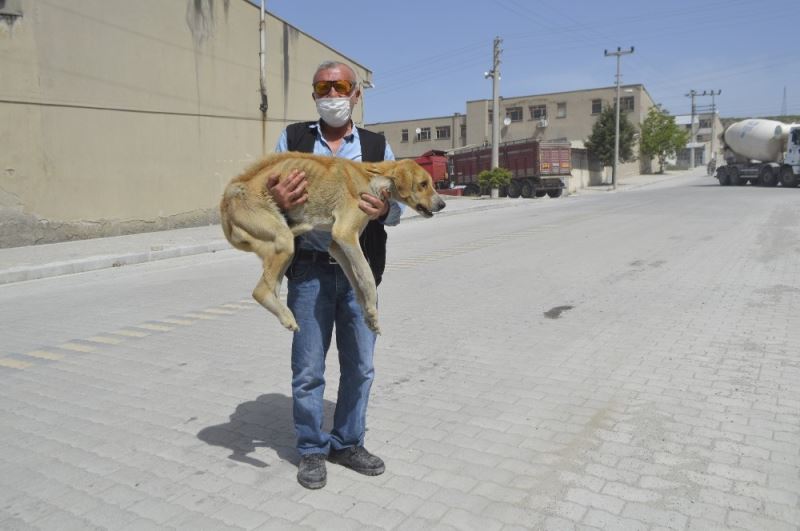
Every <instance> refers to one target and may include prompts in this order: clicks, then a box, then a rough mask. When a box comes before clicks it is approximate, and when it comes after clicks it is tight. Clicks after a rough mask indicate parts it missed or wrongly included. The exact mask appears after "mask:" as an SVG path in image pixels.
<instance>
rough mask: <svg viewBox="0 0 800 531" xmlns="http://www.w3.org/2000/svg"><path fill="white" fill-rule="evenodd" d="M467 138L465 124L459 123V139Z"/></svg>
mask: <svg viewBox="0 0 800 531" xmlns="http://www.w3.org/2000/svg"><path fill="white" fill-rule="evenodd" d="M466 138H467V126H466V125H463V124H462V125H461V140H466Z"/></svg>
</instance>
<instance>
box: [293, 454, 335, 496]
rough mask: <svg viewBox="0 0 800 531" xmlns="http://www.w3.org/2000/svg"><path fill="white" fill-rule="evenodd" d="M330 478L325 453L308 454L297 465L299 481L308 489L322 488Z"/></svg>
mask: <svg viewBox="0 0 800 531" xmlns="http://www.w3.org/2000/svg"><path fill="white" fill-rule="evenodd" d="M327 480H328V472H327V471H326V470H325V454H306V455H304V456H302V457H301V458H300V464H299V465H297V482H298V483H300V484H301V485H302V486H304V487H305V488H307V489H321V488H322V487H324V486H325V483H326V482H327Z"/></svg>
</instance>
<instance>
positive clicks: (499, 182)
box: [478, 167, 511, 188]
mask: <svg viewBox="0 0 800 531" xmlns="http://www.w3.org/2000/svg"><path fill="white" fill-rule="evenodd" d="M510 182H511V172H510V171H508V170H507V169H505V168H499V167H498V168H493V169H491V170H483V171H482V172H480V173H479V174H478V184H480V185H481V186H486V187H489V188H500V187H501V186H507V185H508V183H510Z"/></svg>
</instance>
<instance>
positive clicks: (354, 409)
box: [287, 261, 375, 455]
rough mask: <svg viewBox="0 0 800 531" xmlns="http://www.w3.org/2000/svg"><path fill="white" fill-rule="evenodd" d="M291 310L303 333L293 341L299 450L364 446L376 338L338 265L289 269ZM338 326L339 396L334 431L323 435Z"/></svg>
mask: <svg viewBox="0 0 800 531" xmlns="http://www.w3.org/2000/svg"><path fill="white" fill-rule="evenodd" d="M287 276H288V277H289V293H288V300H287V303H288V306H289V309H291V310H292V312H293V313H294V316H295V319H297V324H298V325H300V330H299V331H298V332H295V334H294V339H293V340H292V403H293V415H294V426H295V431H296V433H297V450H298V452H300V454H301V455H304V454H312V453H324V454H327V453H329V451H330V449H331V448H333V449H335V450H341V449H342V448H347V447H350V446H362V445H363V444H364V432H365V431H366V416H367V401H368V399H369V391H370V388H371V387H372V379H373V377H374V374H375V370H374V366H373V363H372V355H373V351H374V348H375V334H374V333H373V332H372V331H371V330H370V329H369V328H368V327H367V325H366V323H365V322H364V317H363V313H362V311H361V306H360V305H359V304H358V302H357V301H356V297H355V292H354V291H353V288H352V287H351V286H350V282H349V281H348V280H347V277H346V276H345V274H344V272H343V271H342V269H341V268H340V267H339V266H338V265H331V264H327V263H321V262H311V261H297V262H295V263H294V264H293V265H292V267H291V268H290V270H289V272H288V275H287ZM334 325H335V328H336V346H337V348H338V349H339V367H340V373H341V376H340V378H339V396H338V398H337V400H336V410H335V412H334V416H333V430H332V431H331V432H330V433H326V432H324V431H323V428H322V424H323V393H324V391H325V355H326V354H327V352H328V348H329V347H330V345H331V336H332V333H333V329H334Z"/></svg>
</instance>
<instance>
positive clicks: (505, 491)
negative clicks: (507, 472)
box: [470, 480, 529, 503]
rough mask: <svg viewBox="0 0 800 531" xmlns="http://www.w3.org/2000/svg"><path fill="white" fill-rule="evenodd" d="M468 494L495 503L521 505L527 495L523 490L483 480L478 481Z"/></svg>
mask: <svg viewBox="0 0 800 531" xmlns="http://www.w3.org/2000/svg"><path fill="white" fill-rule="evenodd" d="M470 494H474V495H475V496H480V497H482V498H486V499H489V500H492V501H497V502H509V503H521V502H522V501H523V500H525V498H527V496H528V494H529V493H528V491H527V490H524V489H515V488H511V487H507V486H503V485H498V484H497V483H492V482H490V481H486V480H484V481H480V482H479V483H478V484H477V486H476V487H475V488H474V489H472V491H471V492H470Z"/></svg>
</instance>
